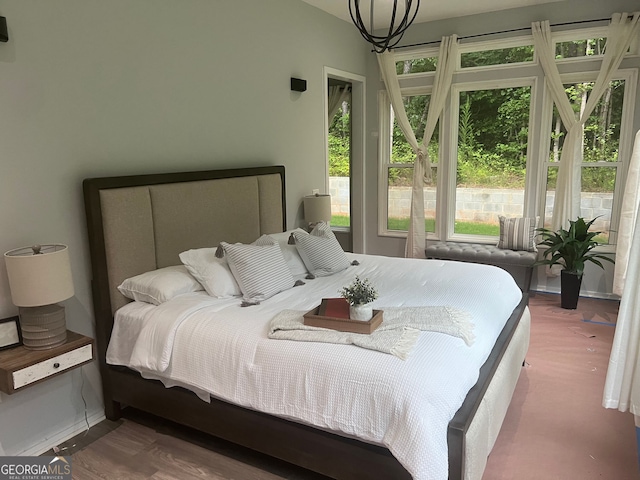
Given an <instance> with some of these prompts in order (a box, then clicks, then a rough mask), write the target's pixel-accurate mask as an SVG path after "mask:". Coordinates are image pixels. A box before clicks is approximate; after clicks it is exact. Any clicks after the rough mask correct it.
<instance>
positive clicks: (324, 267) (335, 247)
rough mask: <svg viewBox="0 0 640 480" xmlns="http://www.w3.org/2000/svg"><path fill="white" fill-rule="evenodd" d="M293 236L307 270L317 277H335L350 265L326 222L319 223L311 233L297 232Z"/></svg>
mask: <svg viewBox="0 0 640 480" xmlns="http://www.w3.org/2000/svg"><path fill="white" fill-rule="evenodd" d="M293 236H294V238H295V239H296V248H297V249H298V253H300V257H302V261H303V262H304V264H305V265H306V266H307V270H309V273H311V274H313V275H315V276H316V277H326V276H328V275H333V274H334V273H337V272H341V271H342V270H344V269H346V268H347V267H348V266H349V265H350V262H349V259H348V258H347V256H346V255H345V253H344V250H342V247H341V246H340V243H339V242H338V239H337V238H336V236H335V235H334V234H333V232H332V231H331V227H329V225H328V224H326V223H325V222H320V223H318V224H317V225H316V226H315V228H314V229H313V230H311V233H307V232H305V231H304V230H300V231H297V230H296V231H294V232H293Z"/></svg>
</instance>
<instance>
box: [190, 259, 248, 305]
mask: <svg viewBox="0 0 640 480" xmlns="http://www.w3.org/2000/svg"><path fill="white" fill-rule="evenodd" d="M180 261H181V262H182V263H183V264H184V265H185V267H186V268H187V270H189V272H190V273H191V275H193V276H194V277H195V279H196V280H198V281H199V282H200V283H201V284H202V286H203V287H204V289H205V290H206V291H207V293H208V294H209V295H211V296H212V297H216V298H229V297H234V296H238V295H241V294H242V292H241V291H240V287H239V286H238V283H237V282H236V280H235V278H234V277H233V274H232V273H231V270H230V269H229V264H228V263H227V260H226V259H224V258H216V249H215V248H196V249H192V250H187V251H186V252H182V253H181V254H180Z"/></svg>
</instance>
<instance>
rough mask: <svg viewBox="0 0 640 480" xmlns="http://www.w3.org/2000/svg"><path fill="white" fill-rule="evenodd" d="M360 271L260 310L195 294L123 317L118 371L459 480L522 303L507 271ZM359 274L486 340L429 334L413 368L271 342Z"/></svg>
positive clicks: (453, 266)
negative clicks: (277, 330) (463, 451)
mask: <svg viewBox="0 0 640 480" xmlns="http://www.w3.org/2000/svg"><path fill="white" fill-rule="evenodd" d="M349 257H350V259H352V260H353V259H356V260H358V261H359V262H360V265H358V266H351V267H349V268H348V269H347V270H345V271H344V272H341V273H339V274H335V275H332V276H329V277H320V278H316V279H314V280H305V282H306V284H305V285H302V286H299V287H294V288H292V289H290V290H287V291H285V292H282V293H280V294H278V295H276V296H274V297H272V298H270V299H268V300H266V301H264V302H262V304H260V305H257V306H252V307H240V303H241V300H240V299H239V298H231V299H214V298H211V297H209V296H207V295H206V294H205V293H203V292H198V293H194V294H186V295H182V296H180V297H177V298H175V299H173V300H171V301H169V302H166V303H164V304H162V305H160V306H152V305H148V304H142V303H139V302H133V303H130V304H128V305H126V306H125V307H123V308H122V309H120V310H119V311H118V312H117V314H116V319H115V326H114V330H113V334H112V338H111V342H110V344H109V349H108V351H107V362H108V363H110V364H114V365H125V366H128V367H131V368H134V369H136V370H138V371H140V372H141V373H142V374H143V375H144V376H146V377H152V378H160V379H161V380H162V381H163V382H164V383H165V385H167V386H174V385H182V386H188V387H189V388H191V389H192V390H193V391H194V392H196V393H197V394H199V395H200V396H201V398H204V399H206V398H208V395H211V396H214V397H216V398H219V399H223V400H226V401H229V402H232V403H235V404H238V405H241V406H244V407H247V408H251V409H255V410H259V411H262V412H266V413H270V414H274V415H278V416H281V417H284V418H289V419H295V420H297V421H300V422H303V423H307V424H310V425H314V426H317V427H320V428H323V429H328V430H331V431H334V432H338V433H341V434H344V435H346V436H352V437H357V438H359V439H362V440H365V441H368V442H372V443H376V444H379V445H384V446H386V447H387V448H389V450H390V451H391V452H392V453H393V455H394V456H395V457H396V458H397V459H398V461H399V462H400V463H401V464H402V465H403V466H404V467H405V468H406V469H407V471H409V473H411V475H412V476H413V478H414V479H434V480H435V479H438V480H440V479H446V478H447V477H448V455H447V425H448V423H449V421H450V420H451V418H453V416H454V414H455V413H456V411H457V410H458V408H459V407H460V406H461V405H462V402H463V401H464V398H465V396H466V394H467V392H468V390H469V389H470V388H471V387H472V386H473V385H474V384H475V382H476V381H477V379H478V372H479V369H480V367H481V366H482V364H483V363H484V361H485V360H486V358H487V356H488V355H489V352H490V351H491V348H492V346H493V344H494V342H495V340H496V338H497V336H498V335H499V333H500V331H501V330H502V327H503V326H504V323H505V321H506V320H507V319H508V318H509V316H510V314H511V312H512V311H513V309H514V308H515V307H516V305H517V304H518V303H519V301H520V299H521V297H522V293H521V291H520V289H519V288H518V287H517V285H516V284H515V282H514V281H513V279H512V277H511V276H510V275H509V274H508V273H507V272H505V271H504V270H502V269H499V268H497V267H492V266H487V265H479V264H471V263H459V262H446V261H440V260H421V259H420V260H418V259H404V258H390V257H379V256H369V255H355V254H349ZM356 275H359V276H360V277H361V278H368V279H369V280H370V281H371V283H372V284H373V285H374V286H375V287H376V288H377V290H378V292H379V297H378V299H377V300H376V301H375V303H374V308H382V307H385V306H389V307H390V306H421V305H432V306H451V307H456V308H459V309H463V310H466V311H467V312H469V313H470V314H471V316H472V320H471V321H472V323H473V325H474V335H475V341H474V343H473V344H472V345H471V346H467V345H466V344H465V342H464V340H462V339H461V338H458V337H455V336H450V335H447V334H443V333H437V332H423V333H421V334H420V338H419V340H418V342H417V343H416V345H415V347H414V348H413V351H412V352H411V353H410V355H409V357H408V358H407V359H406V360H400V359H399V358H397V357H395V356H393V355H389V354H384V353H380V352H376V351H373V350H367V349H363V348H359V347H357V346H353V345H337V344H330V343H314V342H296V341H290V340H273V339H269V338H267V334H268V329H269V322H270V320H271V319H272V318H273V317H274V316H275V315H276V314H278V313H279V312H280V311H282V310H285V309H293V310H311V309H312V308H314V307H315V306H317V305H318V304H319V303H320V300H321V299H322V298H326V297H337V296H339V294H338V290H339V289H340V288H342V287H343V286H345V285H347V284H349V283H351V281H352V279H353V278H354V277H355V276H356Z"/></svg>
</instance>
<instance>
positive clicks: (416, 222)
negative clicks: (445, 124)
mask: <svg viewBox="0 0 640 480" xmlns="http://www.w3.org/2000/svg"><path fill="white" fill-rule="evenodd" d="M457 45H458V39H457V36H456V35H452V36H450V37H443V38H442V42H441V43H440V53H439V54H438V64H437V66H436V73H435V79H434V82H433V89H432V92H431V100H430V102H429V112H428V114H427V123H426V125H425V129H424V137H423V139H422V142H421V143H418V140H417V139H416V136H415V133H414V132H413V129H412V128H411V124H410V123H409V119H408V118H407V113H406V111H405V108H404V103H403V101H402V94H401V92H400V83H399V82H398V76H397V74H396V62H395V60H394V57H393V53H391V52H390V51H388V50H387V51H385V52H384V53H380V54H378V64H379V65H380V71H381V72H382V79H383V80H384V84H385V86H386V88H387V93H388V94H389V99H390V100H391V106H392V107H393V111H394V113H395V116H396V120H397V121H398V126H399V127H400V129H401V130H402V132H403V133H404V136H405V138H406V139H407V142H408V143H409V145H411V148H413V152H414V153H415V154H416V158H415V161H414V167H413V187H412V194H411V218H410V222H409V232H408V234H407V244H406V247H405V256H406V257H413V258H424V257H425V254H424V249H425V240H426V237H425V231H424V185H425V182H426V183H430V182H431V160H430V159H429V152H428V150H427V146H428V145H429V142H430V141H431V137H432V136H433V132H434V130H435V127H436V124H437V123H438V118H440V114H441V113H442V110H443V109H444V104H445V101H446V99H447V96H448V95H449V89H450V88H451V80H452V78H453V69H454V66H455V61H456V55H457V53H456V51H457Z"/></svg>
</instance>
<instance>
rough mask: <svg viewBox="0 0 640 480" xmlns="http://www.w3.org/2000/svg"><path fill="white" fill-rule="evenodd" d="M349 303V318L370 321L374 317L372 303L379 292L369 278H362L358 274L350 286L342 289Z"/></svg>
mask: <svg viewBox="0 0 640 480" xmlns="http://www.w3.org/2000/svg"><path fill="white" fill-rule="evenodd" d="M340 295H342V296H343V297H344V298H345V299H346V300H347V302H348V303H349V318H350V319H352V320H364V321H369V320H371V318H372V317H373V307H372V306H371V305H370V304H371V302H373V301H374V300H375V299H376V298H378V292H377V291H376V289H375V288H373V285H371V282H369V280H368V279H364V280H361V279H360V277H358V276H357V275H356V278H355V280H354V281H353V283H352V284H351V285H349V286H348V287H344V288H342V289H341V290H340Z"/></svg>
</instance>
